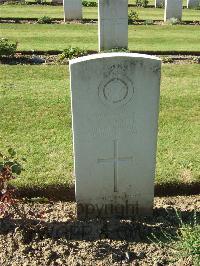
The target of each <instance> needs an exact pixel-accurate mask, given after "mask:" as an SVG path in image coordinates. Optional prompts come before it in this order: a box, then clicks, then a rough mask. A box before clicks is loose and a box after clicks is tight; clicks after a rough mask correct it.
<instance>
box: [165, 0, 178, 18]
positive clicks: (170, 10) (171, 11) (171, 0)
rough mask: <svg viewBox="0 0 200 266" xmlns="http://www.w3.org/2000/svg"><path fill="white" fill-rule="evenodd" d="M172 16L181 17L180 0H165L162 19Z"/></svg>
mask: <svg viewBox="0 0 200 266" xmlns="http://www.w3.org/2000/svg"><path fill="white" fill-rule="evenodd" d="M172 18H176V19H178V20H181V19H182V0H165V15H164V21H167V20H169V19H172Z"/></svg>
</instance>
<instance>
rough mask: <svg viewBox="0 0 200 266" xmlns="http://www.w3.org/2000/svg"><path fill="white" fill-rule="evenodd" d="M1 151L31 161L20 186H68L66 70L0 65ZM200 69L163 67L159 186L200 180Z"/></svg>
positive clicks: (69, 141)
mask: <svg viewBox="0 0 200 266" xmlns="http://www.w3.org/2000/svg"><path fill="white" fill-rule="evenodd" d="M0 71H1V73H0V74H1V77H2V81H1V89H0V114H1V127H0V143H1V146H0V150H3V152H5V151H6V150H7V148H8V147H13V148H15V149H16V150H17V152H18V154H19V155H20V156H21V157H26V158H27V160H28V161H27V163H26V165H25V169H26V171H25V172H23V174H22V176H21V177H20V178H19V179H16V180H15V184H16V185H17V186H18V187H27V186H28V187H35V186H37V187H38V186H39V187H45V186H47V185H59V184H70V183H71V181H72V179H73V178H72V171H73V170H72V169H73V156H72V132H71V111H70V92H69V72H68V67H67V66H55V65H54V66H45V65H43V66H28V65H24V66H23V65H19V66H8V65H7V66H6V65H1V66H0ZM199 71H200V65H164V66H163V68H162V85H161V103H160V120H159V138H158V154H157V174H156V182H157V183H159V184H164V183H169V182H170V183H174V182H177V183H190V182H192V181H197V180H198V181H200V176H199V173H200V169H199V167H200V163H199V162H200V157H199V156H200V145H199V143H200V135H199V130H200V126H199V102H198V100H199V96H200V92H199V90H198V86H199V83H200V76H199Z"/></svg>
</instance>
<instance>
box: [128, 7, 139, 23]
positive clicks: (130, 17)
mask: <svg viewBox="0 0 200 266" xmlns="http://www.w3.org/2000/svg"><path fill="white" fill-rule="evenodd" d="M138 19H139V15H138V12H137V11H135V10H131V11H130V12H129V14H128V20H129V22H130V23H132V22H134V21H136V20H138Z"/></svg>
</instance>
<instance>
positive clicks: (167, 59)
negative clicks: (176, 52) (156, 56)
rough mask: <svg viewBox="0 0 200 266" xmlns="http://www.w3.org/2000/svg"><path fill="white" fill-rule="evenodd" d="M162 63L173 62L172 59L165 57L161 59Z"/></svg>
mask: <svg viewBox="0 0 200 266" xmlns="http://www.w3.org/2000/svg"><path fill="white" fill-rule="evenodd" d="M162 61H163V63H173V62H174V60H173V58H171V57H169V56H166V57H164V58H163V59H162Z"/></svg>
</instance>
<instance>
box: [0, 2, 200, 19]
mask: <svg viewBox="0 0 200 266" xmlns="http://www.w3.org/2000/svg"><path fill="white" fill-rule="evenodd" d="M130 10H135V11H137V12H138V15H139V19H145V20H148V19H149V20H151V19H159V20H163V19H164V9H162V8H137V7H130V8H129V11H130ZM0 14H1V15H0V16H1V17H16V18H19V17H20V18H21V17H22V18H39V17H42V16H49V17H51V18H63V7H62V6H61V5H60V6H41V5H1V6H0ZM83 18H90V19H97V8H96V7H95V8H93V7H83ZM182 20H183V21H187V20H200V10H194V9H186V8H185V9H183V17H182Z"/></svg>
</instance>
